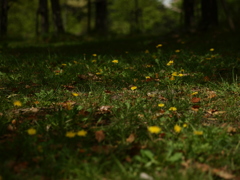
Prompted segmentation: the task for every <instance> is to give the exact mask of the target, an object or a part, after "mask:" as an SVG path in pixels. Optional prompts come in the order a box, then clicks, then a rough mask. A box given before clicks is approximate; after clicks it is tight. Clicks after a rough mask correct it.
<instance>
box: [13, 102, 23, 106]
mask: <svg viewBox="0 0 240 180" xmlns="http://www.w3.org/2000/svg"><path fill="white" fill-rule="evenodd" d="M13 105H14V106H18V107H20V106H22V103H21V102H20V101H14V102H13Z"/></svg>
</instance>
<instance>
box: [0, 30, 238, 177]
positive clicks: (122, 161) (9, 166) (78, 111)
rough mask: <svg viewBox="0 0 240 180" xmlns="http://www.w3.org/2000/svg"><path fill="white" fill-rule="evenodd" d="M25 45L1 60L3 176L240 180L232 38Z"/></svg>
mask: <svg viewBox="0 0 240 180" xmlns="http://www.w3.org/2000/svg"><path fill="white" fill-rule="evenodd" d="M158 44H162V46H161V45H159V46H158V48H156V46H157V45H158ZM20 45H21V44H17V45H16V44H15V45H14V44H13V43H12V44H11V43H10V44H8V48H4V49H2V50H1V53H0V62H1V66H0V88H1V91H0V96H1V99H0V101H1V106H0V154H1V156H0V161H1V164H0V179H3V180H4V179H31V180H33V179H34V180H35V179H36V180H38V179H46V180H47V179H69V180H70V179H102V180H103V179H104V180H106V179H119V180H121V179H147V180H151V179H183V180H185V179H191V180H194V179H206V180H212V179H237V178H239V177H240V173H239V172H240V153H239V152H240V149H239V148H240V147H239V146H240V141H239V125H240V124H239V117H240V108H239V106H240V104H239V102H240V98H239V93H240V87H239V79H238V78H239V72H240V71H239V68H240V66H239V60H240V59H239V58H240V54H239V52H240V51H239V46H238V42H237V40H236V36H235V35H234V34H230V35H229V34H228V33H226V34H225V33H222V34H221V33H214V34H205V35H202V36H201V38H199V37H198V36H194V37H188V36H178V35H174V36H167V37H164V38H161V37H141V38H134V37H131V38H128V39H118V40H113V41H111V40H108V41H93V42H83V43H81V42H74V43H72V44H71V43H69V44H65V45H64V44H63V45H59V43H58V44H57V43H51V44H43V45H41V46H36V45H35V46H26V47H20ZM147 50H148V51H147ZM178 50H179V51H178ZM126 51H128V52H126Z"/></svg>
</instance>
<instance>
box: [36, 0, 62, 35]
mask: <svg viewBox="0 0 240 180" xmlns="http://www.w3.org/2000/svg"><path fill="white" fill-rule="evenodd" d="M51 8H52V14H53V21H54V24H55V29H56V32H58V33H64V27H63V22H62V15H61V8H60V4H59V0H51ZM39 19H40V23H39ZM39 24H40V28H39ZM48 32H49V10H48V0H39V6H38V10H37V19H36V33H37V34H44V33H48Z"/></svg>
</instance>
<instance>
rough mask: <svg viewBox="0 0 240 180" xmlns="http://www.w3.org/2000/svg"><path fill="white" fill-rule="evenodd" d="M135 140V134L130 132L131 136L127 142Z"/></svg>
mask: <svg viewBox="0 0 240 180" xmlns="http://www.w3.org/2000/svg"><path fill="white" fill-rule="evenodd" d="M134 140H135V135H134V134H130V135H129V137H128V138H127V139H126V142H128V143H132V142H133V141H134Z"/></svg>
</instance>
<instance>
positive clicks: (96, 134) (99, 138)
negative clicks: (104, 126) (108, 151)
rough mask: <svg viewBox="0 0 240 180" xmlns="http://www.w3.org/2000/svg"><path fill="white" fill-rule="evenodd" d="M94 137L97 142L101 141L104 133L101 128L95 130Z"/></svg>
mask: <svg viewBox="0 0 240 180" xmlns="http://www.w3.org/2000/svg"><path fill="white" fill-rule="evenodd" d="M95 139H96V140H97V141H98V142H101V141H103V140H104V139H105V134H104V132H103V130H99V131H96V132H95Z"/></svg>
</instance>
